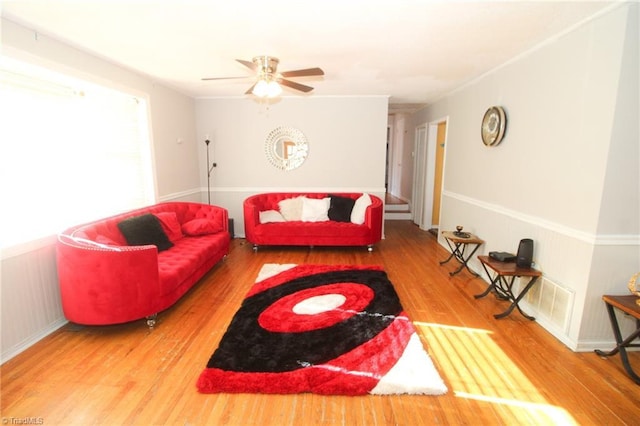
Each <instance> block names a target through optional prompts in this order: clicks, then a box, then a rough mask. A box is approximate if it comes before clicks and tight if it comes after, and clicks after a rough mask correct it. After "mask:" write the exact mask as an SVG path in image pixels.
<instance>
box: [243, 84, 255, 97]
mask: <svg viewBox="0 0 640 426" xmlns="http://www.w3.org/2000/svg"><path fill="white" fill-rule="evenodd" d="M254 87H256V85H255V83H254V84H253V85H252V86H251V87H249V90H247V91H246V92H244V94H245V95H250V94H252V93H253V88H254Z"/></svg>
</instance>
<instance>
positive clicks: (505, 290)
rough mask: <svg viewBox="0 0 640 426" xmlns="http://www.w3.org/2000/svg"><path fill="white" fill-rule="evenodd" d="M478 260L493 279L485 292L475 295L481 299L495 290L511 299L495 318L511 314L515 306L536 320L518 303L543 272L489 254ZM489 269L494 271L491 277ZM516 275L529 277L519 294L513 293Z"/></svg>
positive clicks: (527, 316) (506, 298) (505, 297)
mask: <svg viewBox="0 0 640 426" xmlns="http://www.w3.org/2000/svg"><path fill="white" fill-rule="evenodd" d="M478 260H479V261H480V263H482V267H483V268H484V271H485V272H486V273H487V276H488V277H489V279H490V280H491V283H490V284H489V287H488V288H487V289H486V290H485V291H484V292H483V293H481V294H476V295H475V296H473V297H475V298H476V299H479V298H481V297H484V296H486V295H487V294H489V293H490V292H491V291H492V290H494V291H495V292H496V293H497V295H498V297H501V298H503V299H505V300H510V301H511V305H510V306H509V308H507V310H506V311H504V312H502V313H501V314H496V315H494V318H496V319H500V318H504V317H506V316H507V315H509V314H510V313H511V311H513V309H514V308H518V310H519V311H520V313H521V314H522V315H523V316H524V317H525V318H527V319H529V320H531V321H533V320H535V317H532V316H531V315H527V314H525V313H524V312H523V311H522V309H520V305H518V303H520V301H521V300H522V298H523V297H524V296H525V295H526V294H527V292H528V291H529V290H531V287H533V285H534V284H535V283H536V281H537V280H538V278H539V277H541V276H542V272H540V271H538V270H536V269H533V268H521V267H519V266H518V265H516V263H515V262H500V261H499V260H495V259H492V258H490V257H489V256H478ZM489 270H491V271H492V272H493V275H494V276H493V278H492V277H491V275H492V274H491V273H490V272H489ZM516 277H529V282H528V283H527V285H526V286H525V287H524V288H523V289H522V290H521V291H520V293H519V294H517V295H516V294H514V293H513V282H514V281H515V279H516Z"/></svg>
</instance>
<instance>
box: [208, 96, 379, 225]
mask: <svg viewBox="0 0 640 426" xmlns="http://www.w3.org/2000/svg"><path fill="white" fill-rule="evenodd" d="M387 111H388V100H387V98H386V97H378V96H376V97H324V98H323V97H312V98H305V97H285V98H282V99H281V100H280V101H279V102H276V103H274V104H271V105H268V104H264V103H259V102H257V101H256V100H253V99H248V98H233V99H229V98H224V99H198V100H196V128H197V131H196V133H197V135H198V139H199V141H200V148H199V155H200V159H199V163H198V164H200V182H201V186H202V187H203V188H205V195H204V200H205V201H206V187H207V181H206V175H207V172H206V170H207V168H206V145H205V143H204V140H205V139H206V138H207V137H208V138H209V139H210V140H211V144H210V161H211V162H215V163H216V164H217V167H216V168H214V169H213V172H212V177H211V192H212V194H211V202H212V204H217V205H221V206H223V207H225V208H226V209H228V210H229V217H231V218H233V219H234V221H235V232H236V235H238V236H244V224H243V223H244V222H243V215H242V202H243V201H244V199H245V198H247V197H248V196H249V195H252V194H255V193H261V192H277V191H298V192H305V191H318V192H325V191H326V192H340V191H342V192H349V191H352V192H370V193H372V194H375V195H378V196H380V197H382V198H383V200H384V192H385V189H384V174H385V157H386V125H387ZM280 126H285V127H293V128H296V129H298V130H300V131H301V132H302V133H303V134H304V135H305V137H306V139H307V141H308V143H309V154H308V156H307V159H306V161H305V162H304V163H303V164H302V166H300V167H299V168H297V169H294V170H291V171H282V170H279V169H277V168H275V167H274V166H272V165H271V164H270V163H269V162H268V160H267V157H266V156H265V140H266V139H267V136H268V135H269V132H271V131H272V130H273V129H275V128H277V127H280Z"/></svg>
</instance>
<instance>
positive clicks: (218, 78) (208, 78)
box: [202, 75, 252, 80]
mask: <svg viewBox="0 0 640 426" xmlns="http://www.w3.org/2000/svg"><path fill="white" fill-rule="evenodd" d="M240 78H252V77H251V76H250V75H247V76H245V77H205V78H203V79H202V80H237V79H240Z"/></svg>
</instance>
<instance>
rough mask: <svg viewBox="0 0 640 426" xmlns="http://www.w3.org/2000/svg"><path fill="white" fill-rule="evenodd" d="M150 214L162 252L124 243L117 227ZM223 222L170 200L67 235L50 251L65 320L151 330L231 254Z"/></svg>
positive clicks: (200, 207) (196, 206)
mask: <svg viewBox="0 0 640 426" xmlns="http://www.w3.org/2000/svg"><path fill="white" fill-rule="evenodd" d="M149 213H150V214H152V215H153V216H154V217H151V218H150V219H152V220H153V221H154V226H155V228H154V229H156V228H157V224H158V223H159V224H160V225H161V233H162V234H163V235H164V237H166V239H167V240H169V243H168V244H167V246H163V245H160V244H158V245H153V244H146V245H131V244H129V243H128V242H127V241H128V238H130V235H129V234H128V233H125V234H126V235H127V236H126V237H125V235H124V234H123V232H124V231H123V230H122V229H123V228H121V226H123V225H122V223H123V221H124V220H125V219H130V220H129V221H127V223H131V222H132V220H133V221H136V220H138V219H140V218H143V217H144V218H146V219H149V216H150V215H149ZM156 219H157V220H156ZM228 224H229V222H228V212H227V210H226V209H224V208H221V207H217V206H210V205H207V204H200V203H187V202H168V203H161V204H156V205H153V206H149V207H145V208H141V209H137V210H132V211H129V212H127V213H123V214H119V215H116V216H112V217H108V218H105V219H102V220H98V221H95V222H91V223H87V224H84V225H79V226H75V227H72V228H70V229H67V230H66V231H64V232H62V233H61V234H60V235H59V236H58V240H57V247H56V249H57V265H58V279H59V284H60V293H61V297H62V308H63V311H64V315H65V317H66V318H67V319H68V320H69V321H71V322H75V323H78V324H86V325H105V324H118V323H124V322H129V321H133V320H137V319H141V318H145V317H146V318H147V319H148V324H149V326H153V325H154V323H155V316H156V314H157V313H158V312H161V311H163V310H165V309H167V308H168V307H170V306H171V305H173V304H174V303H175V302H176V301H177V300H178V299H179V298H180V297H182V296H183V295H184V294H185V293H186V292H187V291H188V290H189V289H190V288H191V287H192V286H193V285H195V284H196V283H197V282H198V280H199V279H200V278H201V277H202V276H203V275H204V274H205V273H207V271H209V270H210V269H211V268H212V267H213V266H214V265H215V264H216V263H217V262H218V261H220V260H221V259H222V258H223V257H224V256H226V255H227V254H228V253H229V243H230V239H231V238H230V234H229V230H228V226H229V225H228ZM129 228H131V227H129ZM156 230H157V229H156ZM128 232H130V231H128ZM160 237H162V235H161V236H160ZM129 242H130V241H129ZM165 242H166V241H165ZM169 245H170V246H171V247H170V248H168V246H169Z"/></svg>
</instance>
